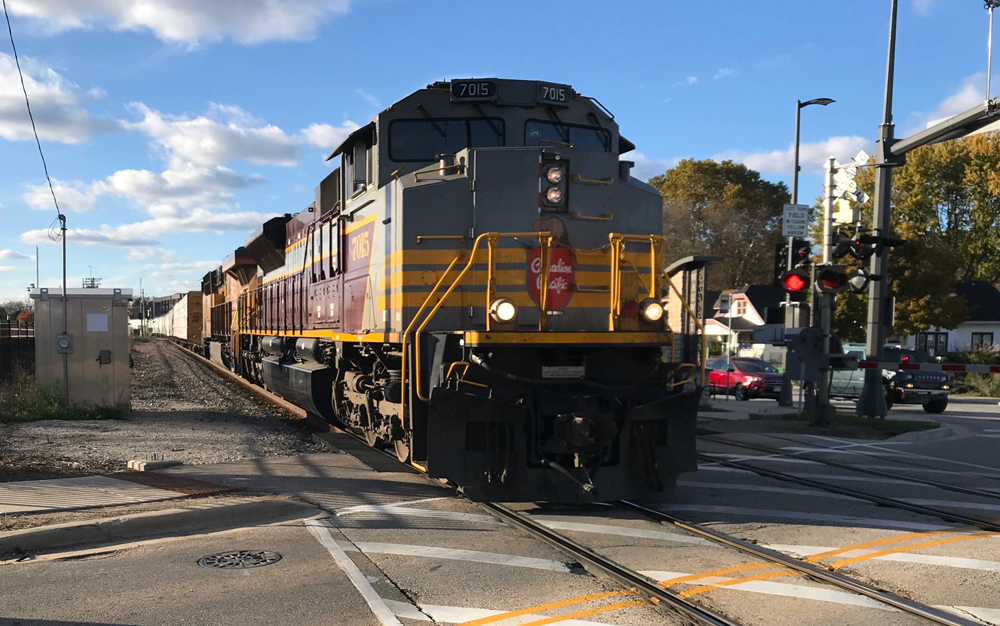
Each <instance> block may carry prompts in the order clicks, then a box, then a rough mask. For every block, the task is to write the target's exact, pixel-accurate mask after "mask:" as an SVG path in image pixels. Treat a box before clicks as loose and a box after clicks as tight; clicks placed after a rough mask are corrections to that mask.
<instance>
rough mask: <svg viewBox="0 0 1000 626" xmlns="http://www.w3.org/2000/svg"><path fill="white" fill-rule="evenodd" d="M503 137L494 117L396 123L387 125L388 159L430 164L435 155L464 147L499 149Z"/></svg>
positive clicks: (499, 124)
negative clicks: (497, 147) (428, 162)
mask: <svg viewBox="0 0 1000 626" xmlns="http://www.w3.org/2000/svg"><path fill="white" fill-rule="evenodd" d="M504 138H505V129H504V123H503V120H502V119H500V118H497V117H491V118H488V119H487V118H474V119H422V120H396V121H394V122H392V123H390V124H389V158H390V159H392V160H393V161H433V160H434V159H435V157H436V156H437V155H439V154H454V153H456V152H458V151H459V150H464V149H465V148H470V147H471V148H489V147H496V146H502V145H504V144H505V141H504Z"/></svg>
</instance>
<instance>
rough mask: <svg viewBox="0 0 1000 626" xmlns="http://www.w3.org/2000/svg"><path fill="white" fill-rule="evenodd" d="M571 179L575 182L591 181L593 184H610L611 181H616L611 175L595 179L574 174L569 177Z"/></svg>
mask: <svg viewBox="0 0 1000 626" xmlns="http://www.w3.org/2000/svg"><path fill="white" fill-rule="evenodd" d="M569 179H570V180H571V181H573V182H575V183H590V184H592V185H610V184H611V183H613V182H615V179H614V178H611V177H610V176H609V177H607V178H600V179H596V180H595V179H593V178H584V177H583V176H580V175H579V174H573V175H572V176H570V177H569Z"/></svg>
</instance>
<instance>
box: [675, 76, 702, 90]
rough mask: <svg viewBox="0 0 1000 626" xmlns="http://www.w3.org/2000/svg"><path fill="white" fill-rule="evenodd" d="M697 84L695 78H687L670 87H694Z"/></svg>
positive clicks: (696, 78)
mask: <svg viewBox="0 0 1000 626" xmlns="http://www.w3.org/2000/svg"><path fill="white" fill-rule="evenodd" d="M697 82H698V77H697V76H688V77H687V78H683V79H681V80H679V81H677V82H676V83H674V84H673V85H671V87H686V86H688V85H694V84H695V83H697Z"/></svg>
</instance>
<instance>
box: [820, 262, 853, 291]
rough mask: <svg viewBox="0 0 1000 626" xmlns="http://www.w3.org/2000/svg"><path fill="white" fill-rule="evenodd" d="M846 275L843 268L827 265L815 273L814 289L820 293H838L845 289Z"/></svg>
mask: <svg viewBox="0 0 1000 626" xmlns="http://www.w3.org/2000/svg"><path fill="white" fill-rule="evenodd" d="M847 283H848V280H847V274H846V273H845V272H844V270H843V268H841V267H838V266H836V265H827V266H824V267H822V268H820V269H819V271H817V273H816V288H817V289H819V290H820V292H821V293H839V292H841V291H843V290H844V288H845V287H847Z"/></svg>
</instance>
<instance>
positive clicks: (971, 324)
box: [903, 280, 1000, 357]
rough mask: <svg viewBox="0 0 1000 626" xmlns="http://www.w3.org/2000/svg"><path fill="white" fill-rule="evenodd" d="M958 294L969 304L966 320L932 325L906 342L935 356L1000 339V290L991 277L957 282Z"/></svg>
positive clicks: (991, 342)
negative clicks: (932, 326)
mask: <svg viewBox="0 0 1000 626" xmlns="http://www.w3.org/2000/svg"><path fill="white" fill-rule="evenodd" d="M955 295H957V296H961V297H963V298H965V302H966V304H967V305H968V309H969V317H968V319H967V320H966V321H964V322H962V323H961V324H959V325H958V327H956V328H951V329H949V328H931V329H929V330H926V331H924V332H921V333H918V334H916V335H910V336H909V337H906V339H904V340H903V345H904V346H905V347H907V348H911V349H916V350H918V351H920V352H922V353H924V354H926V355H927V356H929V357H934V356H942V355H944V354H945V353H947V352H954V351H956V350H968V349H970V348H980V347H988V346H994V345H996V344H997V343H1000V291H998V290H997V288H996V287H995V286H993V284H992V283H990V282H988V281H985V280H973V281H969V282H963V283H958V284H957V285H955Z"/></svg>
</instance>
